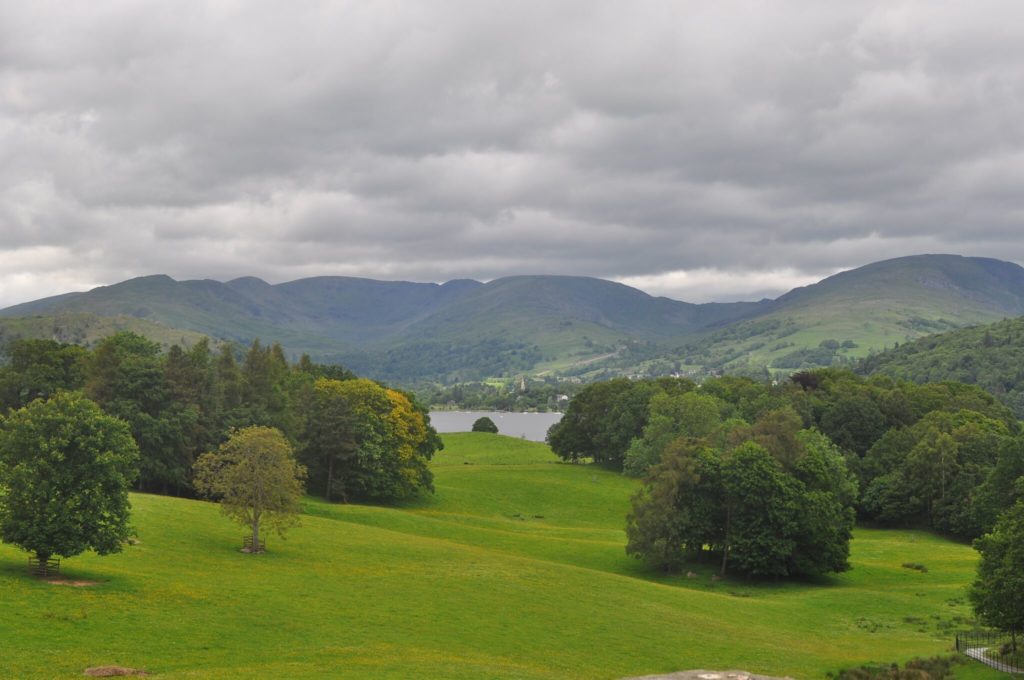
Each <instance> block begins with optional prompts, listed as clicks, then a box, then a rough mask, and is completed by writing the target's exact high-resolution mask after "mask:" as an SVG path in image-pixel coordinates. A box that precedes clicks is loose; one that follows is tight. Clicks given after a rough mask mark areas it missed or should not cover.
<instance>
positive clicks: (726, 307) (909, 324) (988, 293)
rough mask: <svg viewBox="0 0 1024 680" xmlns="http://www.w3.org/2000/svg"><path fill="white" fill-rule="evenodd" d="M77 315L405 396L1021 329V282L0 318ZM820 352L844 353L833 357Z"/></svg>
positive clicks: (982, 271) (346, 300) (34, 309)
mask: <svg viewBox="0 0 1024 680" xmlns="http://www.w3.org/2000/svg"><path fill="white" fill-rule="evenodd" d="M69 314H94V315H97V316H100V317H118V316H120V317H125V316H129V317H137V318H139V319H144V320H146V321H147V322H150V323H152V324H157V325H159V326H163V327H166V328H169V329H172V330H173V329H181V330H183V331H187V332H190V333H202V334H205V335H209V336H211V337H214V338H218V339H222V340H228V341H233V342H239V343H248V342H251V341H252V340H253V339H255V338H260V339H262V340H264V341H267V342H274V341H276V342H280V343H281V344H282V345H284V347H285V348H286V349H287V350H288V351H289V352H292V353H295V354H298V353H303V352H305V353H309V354H310V355H311V356H312V357H313V358H315V359H319V360H325V359H326V360H332V361H340V362H342V363H346V364H347V365H349V366H350V367H351V368H353V369H355V370H359V369H360V368H364V369H366V370H367V372H368V374H370V375H373V376H374V377H381V378H386V379H389V380H395V381H397V382H410V381H416V380H440V381H446V382H450V381H453V380H464V379H484V378H488V377H501V376H502V375H510V374H522V373H535V374H536V373H543V374H548V375H556V374H562V375H575V376H578V377H581V378H584V379H587V378H593V377H602V376H603V375H609V374H644V373H647V374H651V373H666V372H673V371H679V370H680V369H681V367H686V368H685V369H684V370H683V372H705V373H708V372H721V371H728V370H735V371H740V372H743V371H745V370H750V369H752V368H755V367H756V366H758V365H761V366H768V367H773V368H774V369H777V370H789V369H793V368H799V367H802V366H803V365H804V364H807V365H823V364H824V365H828V364H831V363H836V362H842V361H852V360H854V359H856V358H859V357H861V356H864V355H866V354H867V353H868V352H870V351H872V350H876V349H884V347H886V346H890V345H892V344H894V343H897V342H904V341H906V340H909V339H913V338H915V337H920V336H921V335H926V334H929V333H932V332H936V331H942V330H951V329H954V328H958V327H963V326H968V325H973V324H978V323H986V322H992V321H997V320H999V319H1001V318H1004V317H1009V316H1019V315H1021V314H1024V268H1021V267H1020V266H1018V265H1016V264H1013V263H1009V262H1004V261H1001V260H996V259H992V258H971V257H963V256H959V255H916V256H908V257H903V258H893V259H890V260H883V261H880V262H875V263H871V264H868V265H865V266H863V267H859V268H856V269H851V270H847V271H844V272H840V273H838V274H835V275H833V276H830V277H826V278H825V279H822V280H821V281H819V282H817V283H814V284H811V285H809V286H804V287H800V288H795V289H793V290H791V291H789V292H787V293H785V294H784V295H781V296H779V297H778V298H776V299H774V300H769V299H764V300H760V301H756V302H728V303H718V302H709V303H701V304H695V303H690V302H683V301H679V300H673V299H671V298H667V297H663V296H661V297H655V296H652V295H649V294H648V293H645V292H643V291H641V290H637V289H635V288H631V287H629V286H627V285H625V284H621V283H617V282H613V281H607V280H604V279H598V278H592V277H581V276H562V275H520V276H508V277H502V278H498V279H494V280H492V281H488V282H486V283H483V282H480V281H475V280H472V279H454V280H452V281H449V282H446V283H443V284H439V283H417V282H410V281H381V280H376V279H365V278H357V277H343V276H318V277H310V278H305V279H297V280H295V281H288V282H284V283H279V284H270V283H267V282H266V281H263V280H262V279H259V278H257V277H252V276H245V277H239V278H235V279H231V280H229V281H226V282H219V281H216V280H214V279H195V280H185V281H176V280H174V279H173V278H171V277H169V276H166V275H163V274H156V275H150V276H143V277H137V278H134V279H129V280H126V281H122V282H119V283H116V284H112V285H109V286H101V287H98V288H95V289H93V290H91V291H87V292H80V293H67V294H64V295H58V296H53V297H50V298H43V299H40V300H35V301H32V302H27V303H23V304H20V305H14V306H12V307H8V308H6V309H3V310H0V319H10V318H12V317H18V316H40V315H48V316H59V315H65V316H67V315H69ZM822 343H825V344H827V345H829V347H831V345H833V344H835V345H838V346H839V349H835V348H833V349H831V350H828V351H831V354H829V353H828V352H827V351H825V350H823V349H822V348H821V347H819V345H821V344H822ZM442 355H443V357H444V359H443V360H442V359H441V358H440V357H441V356H442ZM397 366H402V367H403V368H400V369H399V368H395V367H397ZM583 367H585V368H586V370H583ZM396 371H397V373H396ZM375 374H376V375H375Z"/></svg>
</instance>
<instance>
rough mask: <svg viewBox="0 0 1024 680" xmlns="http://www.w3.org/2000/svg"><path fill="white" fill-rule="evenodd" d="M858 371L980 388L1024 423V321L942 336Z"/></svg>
mask: <svg viewBox="0 0 1024 680" xmlns="http://www.w3.org/2000/svg"><path fill="white" fill-rule="evenodd" d="M857 370H858V372H860V373H863V374H865V375H874V374H879V373H880V374H884V375H890V376H892V377H894V378H900V379H902V380H912V381H914V382H921V383H923V382H939V381H943V380H955V381H957V382H964V383H970V384H973V385H979V386H980V387H983V388H984V389H986V390H988V391H989V392H991V393H992V394H994V395H995V396H996V397H997V398H999V399H1000V400H1001V401H1002V402H1003V403H1004V404H1006V405H1007V406H1009V407H1010V408H1011V409H1013V411H1014V413H1015V414H1016V415H1017V417H1019V418H1024V318H1018V319H1008V320H1006V321H1000V322H998V323H994V324H990V325H986V326H976V327H973V328H964V329H962V330H956V331H951V332H949V333H940V334H938V335H931V336H928V337H926V338H921V339H919V340H915V341H913V342H909V343H906V344H903V345H900V346H899V347H896V348H893V349H889V350H886V351H884V352H880V353H878V354H874V355H872V356H869V357H867V358H866V359H864V360H863V361H862V362H861V364H860V365H859V366H858V369H857Z"/></svg>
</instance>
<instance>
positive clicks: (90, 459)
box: [0, 392, 138, 560]
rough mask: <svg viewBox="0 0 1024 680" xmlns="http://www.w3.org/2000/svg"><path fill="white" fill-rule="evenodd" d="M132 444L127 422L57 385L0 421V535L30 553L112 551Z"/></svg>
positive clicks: (121, 534)
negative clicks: (50, 393) (44, 397)
mask: <svg viewBox="0 0 1024 680" xmlns="http://www.w3.org/2000/svg"><path fill="white" fill-rule="evenodd" d="M137 461H138V449H137V447H136V445H135V442H134V440H133V439H132V436H131V432H130V431H129V428H128V426H127V425H126V424H125V423H124V422H123V421H121V420H119V419H117V418H114V417H112V416H109V415H106V414H104V413H103V412H102V411H101V410H100V408H99V407H98V406H97V405H96V404H95V403H93V402H92V401H90V400H88V399H86V398H85V397H83V396H81V395H80V394H75V393H69V392H59V393H57V394H56V395H54V396H53V397H51V398H50V399H49V400H47V401H42V400H37V401H34V402H32V403H30V404H29V405H28V406H26V407H24V408H21V409H18V410H16V411H14V412H13V413H11V414H10V415H9V416H8V417H7V418H6V419H5V420H3V421H2V423H0V539H2V540H3V541H4V542H5V543H13V544H14V545H17V546H20V547H21V548H24V549H25V550H28V551H30V552H32V553H34V554H35V555H36V557H38V558H39V559H40V560H45V559H47V558H49V557H51V556H54V555H56V556H60V557H72V556H74V555H78V554H80V553H82V552H84V551H86V550H94V551H96V552H97V553H99V554H100V555H106V554H109V553H114V552H118V551H120V550H121V547H122V545H123V543H124V542H125V540H127V538H128V537H129V535H130V533H131V527H130V525H129V508H130V506H129V502H128V488H129V486H130V484H131V482H132V480H133V479H134V477H135V474H136V464H137Z"/></svg>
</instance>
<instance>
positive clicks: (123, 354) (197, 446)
mask: <svg viewBox="0 0 1024 680" xmlns="http://www.w3.org/2000/svg"><path fill="white" fill-rule="evenodd" d="M3 359H4V361H3V363H2V365H0V407H3V408H4V410H5V411H7V412H8V414H12V413H15V412H17V411H18V410H19V409H22V408H24V407H26V406H28V405H29V404H31V403H32V402H34V401H36V400H44V401H45V400H48V399H51V398H53V397H54V396H56V395H57V394H59V393H61V392H77V393H80V394H81V395H82V396H83V397H84V398H86V399H88V400H89V401H91V402H94V403H95V404H97V405H98V407H99V408H100V409H101V410H102V412H103V413H104V414H106V415H109V416H113V417H116V418H118V419H120V420H122V421H123V422H125V423H126V424H127V426H128V428H129V431H130V433H131V436H132V438H133V440H134V441H135V443H136V445H137V448H138V458H137V462H136V464H135V465H136V468H135V472H136V474H134V475H133V478H134V479H135V482H134V484H135V487H136V488H137V489H138V490H142V491H149V492H156V493H166V494H175V495H186V496H190V495H194V494H195V493H196V489H195V487H194V485H193V465H194V463H195V462H196V460H197V459H198V458H199V456H200V455H201V454H203V453H204V452H208V451H213V450H215V449H217V448H218V447H219V446H220V445H221V444H223V443H224V442H226V441H227V439H228V437H229V435H230V433H232V432H233V431H238V430H241V429H242V428H246V427H252V426H264V427H270V428H274V429H276V430H279V431H280V432H281V433H282V435H283V436H284V437H285V439H286V440H287V441H288V442H289V444H290V445H291V446H293V447H294V448H295V450H296V452H297V454H298V458H299V460H300V461H301V463H302V464H303V465H305V467H306V468H307V469H308V475H309V477H308V485H309V489H310V490H311V491H312V492H313V493H317V494H319V495H323V496H324V497H326V498H328V499H331V500H344V501H349V500H363V499H365V500H389V499H396V498H403V497H407V496H410V495H414V494H417V493H419V492H421V491H423V490H432V476H431V473H430V470H429V468H428V466H427V461H428V460H429V459H430V458H431V456H432V455H433V454H434V452H435V451H437V450H439V449H440V448H441V447H442V443H441V439H440V437H438V435H437V433H436V432H435V431H434V429H433V428H432V427H431V426H430V419H429V416H428V414H427V412H426V410H425V409H424V408H423V407H422V406H420V405H419V403H418V402H417V401H416V399H415V398H414V397H413V396H412V395H410V394H407V393H404V392H401V391H398V390H394V389H391V388H388V387H386V386H383V385H380V384H378V383H376V382H373V381H370V380H367V379H362V378H358V377H356V376H355V375H354V374H353V373H351V372H350V371H348V370H346V369H345V368H343V367H341V366H329V365H322V364H317V363H314V362H312V361H311V360H310V359H309V358H308V357H307V356H303V357H302V358H301V359H300V360H299V361H298V362H296V363H294V364H292V363H289V362H288V361H287V359H286V356H285V352H284V349H283V348H282V347H281V346H280V345H278V344H271V345H264V344H262V343H261V342H260V341H259V340H256V341H254V342H253V343H252V345H251V346H249V347H248V348H244V349H243V348H238V347H235V346H233V345H230V344H223V345H220V346H219V347H216V348H215V347H213V346H211V344H210V343H209V342H208V341H206V340H202V341H200V342H197V343H196V344H195V345H193V346H192V347H189V348H183V347H180V346H178V345H174V346H172V347H171V348H170V349H169V350H168V351H167V352H164V351H162V349H161V347H160V345H158V344H157V343H154V342H152V341H150V340H148V339H146V338H144V337H142V336H140V335H137V334H135V333H131V332H120V333H116V334H114V335H111V336H108V337H107V338H104V339H103V340H101V341H99V342H98V343H97V344H96V346H95V347H94V348H92V349H86V348H83V347H80V346H76V345H70V344H64V343H60V342H56V341H53V340H26V339H18V340H14V341H12V342H10V343H9V344H8V345H7V346H6V348H5V349H4V351H3Z"/></svg>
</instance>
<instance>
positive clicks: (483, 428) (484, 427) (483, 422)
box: [473, 416, 498, 434]
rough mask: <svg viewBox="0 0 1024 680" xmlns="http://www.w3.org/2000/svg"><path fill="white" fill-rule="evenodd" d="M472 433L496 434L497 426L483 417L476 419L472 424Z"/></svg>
mask: <svg viewBox="0 0 1024 680" xmlns="http://www.w3.org/2000/svg"><path fill="white" fill-rule="evenodd" d="M473 432H491V433H493V434H498V426H497V425H495V424H494V421H493V420H491V419H490V418H488V417H487V416H484V417H482V418H477V419H476V420H475V421H474V422H473Z"/></svg>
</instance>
